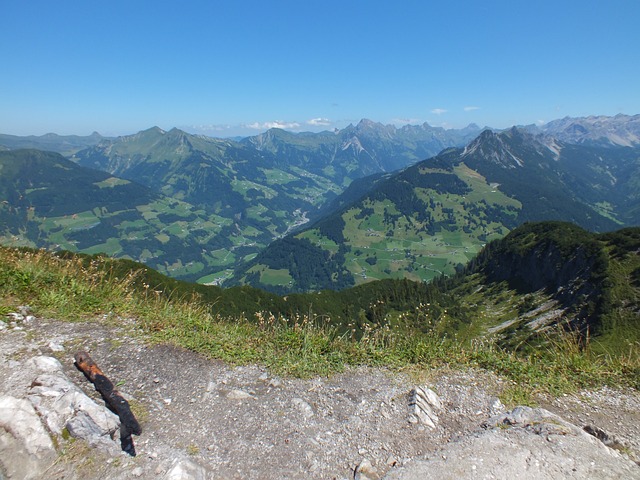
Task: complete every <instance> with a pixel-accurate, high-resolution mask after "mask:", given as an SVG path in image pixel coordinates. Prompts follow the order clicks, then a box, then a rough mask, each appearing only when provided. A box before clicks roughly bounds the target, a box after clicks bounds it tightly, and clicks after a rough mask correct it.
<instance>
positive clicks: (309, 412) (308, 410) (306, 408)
mask: <svg viewBox="0 0 640 480" xmlns="http://www.w3.org/2000/svg"><path fill="white" fill-rule="evenodd" d="M291 403H293V405H294V406H295V407H296V408H297V409H298V411H300V413H302V415H304V417H305V418H311V417H313V416H314V415H315V413H314V411H313V407H311V405H309V404H308V403H307V402H306V401H304V400H303V399H302V398H294V399H292V400H291Z"/></svg>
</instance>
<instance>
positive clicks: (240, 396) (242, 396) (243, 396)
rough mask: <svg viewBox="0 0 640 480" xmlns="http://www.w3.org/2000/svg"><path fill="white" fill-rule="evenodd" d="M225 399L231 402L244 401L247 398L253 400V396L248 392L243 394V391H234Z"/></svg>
mask: <svg viewBox="0 0 640 480" xmlns="http://www.w3.org/2000/svg"><path fill="white" fill-rule="evenodd" d="M227 398H230V399H232V400H246V399H248V398H253V395H251V394H250V393H249V392H245V391H244V390H239V389H234V390H231V391H230V392H229V393H228V394H227Z"/></svg>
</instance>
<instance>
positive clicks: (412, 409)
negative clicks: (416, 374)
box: [409, 387, 442, 428]
mask: <svg viewBox="0 0 640 480" xmlns="http://www.w3.org/2000/svg"><path fill="white" fill-rule="evenodd" d="M440 410H442V403H441V402H440V399H439V398H438V395H436V394H435V392H434V391H433V390H431V389H430V388H426V387H415V388H414V389H413V390H411V393H410V394H409V422H411V423H422V424H424V425H426V426H428V427H430V428H436V425H438V415H437V414H436V412H437V411H440Z"/></svg>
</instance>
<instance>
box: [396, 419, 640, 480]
mask: <svg viewBox="0 0 640 480" xmlns="http://www.w3.org/2000/svg"><path fill="white" fill-rule="evenodd" d="M484 428H485V429H484V430H479V431H477V432H475V433H473V434H470V435H467V436H464V437H462V438H459V439H458V440H456V441H453V442H450V443H448V444H447V445H446V446H444V447H443V448H442V450H441V451H440V452H437V453H436V454H434V455H433V456H431V457H430V458H429V459H425V460H414V461H412V462H410V463H408V464H405V465H404V466H402V467H399V468H395V469H392V470H390V471H389V472H388V473H387V475H386V476H385V477H384V478H385V479H386V480H419V479H424V478H438V479H441V480H457V479H460V478H518V479H524V480H555V479H557V478H575V479H578V478H594V479H604V478H625V479H626V478H629V479H631V478H640V471H639V470H638V466H637V465H636V464H635V463H633V462H632V461H631V460H628V459H625V458H623V457H621V456H620V455H619V454H618V453H617V452H616V451H614V450H612V449H610V448H608V447H606V446H605V445H604V444H603V443H602V442H600V441H598V440H596V439H595V437H593V436H591V435H589V434H588V433H586V432H584V431H582V429H580V428H578V427H576V426H575V425H572V424H570V423H569V422H567V421H565V420H564V419H562V418H561V417H559V416H557V415H554V414H553V413H551V412H548V411H547V410H544V409H540V408H536V409H533V408H529V407H517V408H515V409H514V410H512V411H511V412H507V413H505V414H502V415H499V416H496V417H494V418H492V419H490V421H489V422H486V423H485V424H484ZM496 472H498V475H497V476H496V474H497V473H496Z"/></svg>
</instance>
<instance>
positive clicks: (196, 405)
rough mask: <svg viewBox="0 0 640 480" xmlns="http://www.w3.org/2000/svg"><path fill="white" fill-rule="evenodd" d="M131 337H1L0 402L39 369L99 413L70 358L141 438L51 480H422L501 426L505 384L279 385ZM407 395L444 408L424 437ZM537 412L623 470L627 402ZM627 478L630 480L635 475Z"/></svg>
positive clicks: (253, 370) (72, 459) (58, 326)
mask: <svg viewBox="0 0 640 480" xmlns="http://www.w3.org/2000/svg"><path fill="white" fill-rule="evenodd" d="M132 328H133V327H131V326H127V327H120V328H118V327H113V326H106V325H103V324H101V323H98V322H89V323H68V322H61V321H56V320H42V319H30V320H29V321H28V322H24V323H20V324H17V325H13V326H8V327H5V328H4V329H2V330H1V331H0V395H13V396H16V397H21V396H25V395H26V391H27V388H28V387H29V382H27V381H26V380H25V378H24V376H21V375H20V371H21V367H22V365H24V363H25V362H26V361H27V360H28V359H30V358H32V357H34V356H36V355H49V356H54V357H56V358H58V360H60V362H61V363H62V365H63V368H64V371H65V373H66V375H67V376H68V377H69V379H70V380H71V381H72V382H73V383H75V384H76V385H78V386H79V387H80V388H81V389H82V390H84V391H85V392H86V393H87V395H89V396H90V397H92V398H93V399H95V401H96V402H97V403H100V404H104V402H103V401H102V399H101V398H100V397H99V395H97V393H96V392H95V390H94V388H93V385H92V384H90V383H89V382H88V381H87V380H86V379H85V378H84V376H83V375H82V374H81V373H80V372H79V371H78V370H77V369H76V368H75V367H74V365H73V354H74V353H75V352H76V351H79V350H86V351H88V352H89V353H90V355H91V357H92V358H93V359H94V360H95V361H96V362H97V364H98V365H99V366H100V368H101V369H102V370H103V371H104V373H105V374H106V375H107V376H108V377H109V378H110V379H111V380H112V381H113V382H114V383H115V384H117V388H118V389H119V390H120V392H122V394H123V395H124V396H125V397H126V398H127V399H128V400H129V402H130V404H131V406H132V408H133V410H134V411H135V412H136V415H137V416H138V420H139V421H140V423H141V424H142V428H143V432H142V435H140V436H139V437H134V441H135V446H136V451H137V456H135V457H131V456H128V455H126V454H124V453H119V454H117V455H115V456H113V455H109V454H106V453H100V452H99V451H97V450H91V449H82V448H81V447H80V446H79V445H78V444H77V443H79V442H77V443H76V444H70V446H69V448H66V450H65V451H64V454H63V455H61V456H60V458H59V459H58V461H56V463H55V464H54V465H52V467H51V468H50V469H49V470H48V472H47V475H48V478H60V479H62V478H135V477H139V478H183V479H187V478H215V479H264V478H295V479H298V478H299V479H303V478H305V479H306V478H318V479H333V478H335V479H349V478H354V476H355V477H356V478H361V479H366V478H370V479H373V478H382V477H383V476H384V475H390V476H393V478H419V477H411V474H410V472H411V469H412V468H417V466H418V465H422V467H424V464H421V463H420V462H423V461H427V460H429V459H434V458H440V459H442V458H443V457H442V456H443V455H445V457H446V454H443V453H442V452H443V449H447V448H453V449H454V450H453V451H455V449H461V448H462V447H461V445H462V444H461V442H463V443H464V442H467V443H469V442H471V440H470V439H472V438H476V437H475V436H474V435H477V433H478V432H483V431H486V430H483V429H482V427H481V426H482V424H483V423H485V422H486V421H487V419H489V418H490V417H492V416H496V415H501V414H502V415H504V414H505V412H506V409H505V407H504V406H503V405H502V404H501V403H500V401H499V400H498V398H497V394H498V393H499V391H500V388H501V386H502V382H501V380H500V379H499V378H497V377H496V376H495V375H492V374H489V373H486V372H479V371H467V372H454V371H432V372H426V373H423V374H422V376H421V378H416V374H413V375H411V374H409V373H398V372H390V371H386V370H383V369H369V368H358V369H351V370H349V371H347V372H345V373H343V374H340V375H335V376H333V377H331V378H314V379H310V380H300V379H293V378H279V377H277V376H274V375H272V374H271V373H270V372H269V371H267V370H265V369H264V368H261V367H259V366H237V367H234V366H230V365H227V364H225V363H223V362H220V361H212V360H208V359H205V358H204V357H202V356H200V355H197V354H194V353H192V352H190V351H186V350H183V349H179V348H175V347H171V346H166V345H149V344H146V343H145V342H144V341H143V340H142V338H141V337H140V336H139V335H135V334H132ZM416 386H422V387H425V388H431V389H432V390H433V391H434V392H435V393H436V394H437V396H438V397H439V400H440V402H441V403H442V409H441V410H440V411H438V412H436V413H437V417H438V419H439V421H438V423H437V425H436V427H435V428H430V427H428V426H426V425H424V424H422V423H421V422H418V421H416V418H415V417H413V416H411V415H410V414H409V407H408V405H409V399H410V395H409V393H410V391H411V390H412V389H413V388H414V387H416ZM543 402H544V406H545V408H547V409H548V410H549V411H552V412H554V413H556V414H558V415H560V416H561V417H562V418H564V419H566V420H567V421H569V422H571V423H573V424H574V425H576V426H578V427H579V428H582V427H584V426H585V425H591V426H592V427H593V428H595V429H600V431H602V432H604V433H605V434H606V435H607V436H608V438H610V439H614V440H615V441H616V442H618V443H617V448H618V450H623V451H625V452H626V453H627V454H629V455H631V456H632V457H633V455H636V454H637V453H638V452H640V413H639V412H640V397H639V395H638V392H619V391H613V390H610V389H603V390H600V391H598V392H583V393H581V394H579V395H573V396H566V397H562V398H559V399H543ZM491 435H497V433H496V434H493V433H492V434H491ZM513 437H514V438H516V437H517V435H515V434H514V435H513ZM591 438H595V437H591ZM63 447H64V445H63V446H62V447H61V448H63ZM607 450H610V449H607ZM460 451H462V450H460ZM0 452H1V449H0ZM620 461H621V462H627V463H626V464H625V465H627V464H631V462H630V461H628V460H625V458H623V457H621V459H620ZM176 462H182V464H181V465H182V467H181V468H182V470H181V472H182V473H180V472H178V473H176V464H177V463H176ZM627 466H628V465H627ZM191 467H193V468H194V469H195V470H193V471H191V472H190V471H189V468H191ZM633 467H634V468H636V469H637V470H633V469H632V470H630V471H631V472H632V473H633V474H635V473H636V472H637V474H638V475H639V477H640V467H637V466H635V465H634V466H633ZM442 468H444V467H442ZM625 468H626V467H625ZM178 470H180V469H178ZM178 474H180V475H182V476H176V475H178ZM171 475H174V476H173V477H172V476H171ZM198 475H204V477H198ZM1 478H2V474H1V473H0V479H1ZM443 478H444V477H443ZM487 478H501V477H496V476H493V477H491V476H489V477H487ZM602 478H607V477H606V476H605V477H602ZM612 478H613V477H612Z"/></svg>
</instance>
